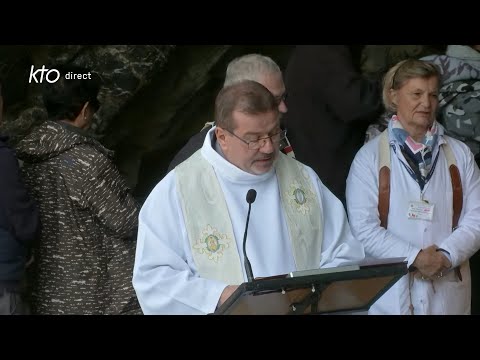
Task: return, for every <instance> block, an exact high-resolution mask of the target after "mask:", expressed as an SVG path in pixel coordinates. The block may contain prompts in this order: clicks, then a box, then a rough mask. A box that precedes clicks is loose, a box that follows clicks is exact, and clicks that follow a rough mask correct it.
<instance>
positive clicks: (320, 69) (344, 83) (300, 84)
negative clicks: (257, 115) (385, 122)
mask: <svg viewBox="0 0 480 360" xmlns="http://www.w3.org/2000/svg"><path fill="white" fill-rule="evenodd" d="M354 60H355V59H354V57H353V56H352V52H351V49H350V48H349V47H347V46H345V45H302V46H297V47H296V48H295V49H294V50H293V52H292V55H291V57H290V59H289V62H288V65H287V68H286V70H285V85H286V87H287V89H288V113H287V114H285V122H286V123H288V133H289V138H290V141H291V143H292V146H293V148H294V149H295V157H296V159H297V160H299V161H301V162H303V163H304V164H306V165H309V166H311V167H312V168H313V170H315V172H316V173H317V174H318V175H319V177H320V179H321V180H322V182H323V183H324V184H325V185H326V186H327V187H328V188H329V189H330V190H331V191H332V192H333V193H334V194H335V195H336V196H337V197H338V198H339V199H340V200H341V201H342V202H343V203H344V204H345V186H346V178H347V175H348V171H349V169H350V165H351V163H352V161H353V157H354V156H355V154H356V152H357V151H358V150H359V149H360V147H361V146H362V145H363V143H364V140H365V130H366V129H367V127H368V125H369V124H370V123H373V122H375V121H376V120H377V118H378V116H379V115H380V113H381V110H382V106H381V94H380V86H379V84H377V83H376V82H373V81H370V80H367V79H366V78H363V77H362V76H361V75H360V72H359V70H358V69H356V68H355V63H356V62H355V61H354Z"/></svg>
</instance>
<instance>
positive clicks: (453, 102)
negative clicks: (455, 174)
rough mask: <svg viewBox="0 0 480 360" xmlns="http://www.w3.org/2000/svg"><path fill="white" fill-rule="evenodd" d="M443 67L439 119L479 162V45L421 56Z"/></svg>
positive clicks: (454, 47) (449, 132) (458, 46)
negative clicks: (441, 53)
mask: <svg viewBox="0 0 480 360" xmlns="http://www.w3.org/2000/svg"><path fill="white" fill-rule="evenodd" d="M422 60H424V61H430V62H433V63H434V64H436V65H437V66H438V67H439V68H440V72H441V74H442V83H443V84H442V87H441V88H440V94H439V101H440V102H439V106H440V122H441V123H442V125H443V126H444V127H445V130H446V133H447V135H450V136H452V137H454V138H456V139H458V140H460V141H463V142H464V143H465V144H466V145H468V147H469V148H470V150H471V151H472V153H473V154H474V155H475V160H476V162H477V164H480V45H448V47H447V51H446V53H445V55H432V56H428V57H424V58H422Z"/></svg>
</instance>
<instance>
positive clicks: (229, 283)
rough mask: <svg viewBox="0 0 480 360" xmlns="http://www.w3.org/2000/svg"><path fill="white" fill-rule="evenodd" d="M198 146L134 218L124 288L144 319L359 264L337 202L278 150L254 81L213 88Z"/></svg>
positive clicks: (272, 103) (272, 104) (269, 99)
mask: <svg viewBox="0 0 480 360" xmlns="http://www.w3.org/2000/svg"><path fill="white" fill-rule="evenodd" d="M215 121H216V126H215V127H213V128H212V129H211V130H210V131H209V132H208V134H207V136H206V138H205V142H204V144H203V147H202V148H201V149H200V150H198V151H197V152H196V153H195V154H194V155H192V156H191V157H190V158H189V159H187V160H186V161H184V162H183V163H181V164H180V165H178V166H177V167H176V168H175V169H174V170H172V171H171V172H170V173H168V174H167V175H166V176H165V178H164V179H163V180H162V181H160V183H159V184H158V185H157V186H156V187H155V188H154V189H153V191H152V192H151V194H150V195H149V196H148V198H147V200H146V201H145V203H144V205H143V207H142V210H141V212H140V216H139V229H138V239H137V250H136V259H135V267H134V273H133V285H134V288H135V291H136V293H137V296H138V300H139V302H140V305H141V307H142V310H143V312H144V313H145V314H209V313H213V312H214V311H215V309H216V308H217V307H218V306H220V305H221V304H222V303H223V302H224V301H225V300H226V299H227V298H228V297H229V296H230V295H231V294H232V293H233V292H234V291H235V289H236V288H237V287H238V285H240V284H241V283H243V282H245V281H247V274H246V272H245V268H244V266H243V264H244V256H243V236H244V232H245V225H246V218H247V212H248V206H249V204H248V203H247V201H246V194H247V193H248V191H249V190H250V189H253V190H255V192H256V198H255V200H254V202H253V203H252V204H251V214H250V220H249V225H248V237H247V242H246V253H247V256H248V258H249V260H250V263H251V266H252V270H253V275H254V277H268V276H275V275H281V274H287V273H290V272H293V271H301V270H309V269H317V268H324V267H334V266H342V265H347V264H351V263H358V262H359V261H361V260H363V259H364V256H365V253H364V250H363V246H362V244H361V243H360V242H359V241H357V240H356V239H355V238H354V237H353V236H352V234H351V231H350V227H349V225H348V222H347V217H346V213H345V210H344V208H343V205H342V203H341V202H340V201H339V200H338V199H337V198H336V197H335V196H334V195H333V194H332V193H331V192H330V191H329V190H328V189H327V188H326V187H325V186H324V185H323V184H322V182H321V181H320V179H319V178H318V176H317V175H316V174H315V172H314V171H313V170H312V169H311V168H310V167H308V166H305V165H303V164H302V163H300V162H298V161H297V160H295V159H293V158H290V157H288V156H286V155H284V154H282V153H280V152H279V146H278V144H279V142H280V141H281V140H282V138H284V137H285V135H286V132H285V131H284V130H283V131H282V130H281V128H280V113H279V111H278V104H277V102H276V100H275V98H274V97H273V95H272V94H271V93H270V92H269V91H268V90H267V89H266V88H265V87H264V86H262V85H260V84H259V83H257V82H254V81H243V82H240V83H236V84H234V85H231V86H227V87H225V88H223V89H222V90H221V91H220V92H219V94H218V96H217V99H216V102H215Z"/></svg>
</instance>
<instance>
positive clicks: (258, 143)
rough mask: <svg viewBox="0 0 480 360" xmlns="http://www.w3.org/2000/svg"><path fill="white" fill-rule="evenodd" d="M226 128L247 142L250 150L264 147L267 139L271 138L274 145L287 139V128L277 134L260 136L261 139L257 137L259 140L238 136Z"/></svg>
mask: <svg viewBox="0 0 480 360" xmlns="http://www.w3.org/2000/svg"><path fill="white" fill-rule="evenodd" d="M224 130H225V131H227V132H228V133H230V134H231V135H233V136H235V137H236V138H237V139H238V140H240V141H242V142H244V143H245V144H247V146H248V148H249V149H250V150H258V149H260V148H262V147H264V146H265V144H266V143H267V140H270V141H271V142H272V143H273V144H274V145H276V144H279V143H280V141H282V140H283V139H285V137H286V136H287V130H281V131H279V132H277V133H276V134H273V135H270V136H267V137H263V138H260V139H257V140H252V141H247V140H244V139H242V138H241V137H238V136H237V135H235V134H234V133H233V132H232V131H230V130H227V129H224Z"/></svg>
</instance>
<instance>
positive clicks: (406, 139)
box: [388, 115, 439, 190]
mask: <svg viewBox="0 0 480 360" xmlns="http://www.w3.org/2000/svg"><path fill="white" fill-rule="evenodd" d="M388 132H389V134H390V135H391V137H392V138H393V139H395V140H396V141H397V142H398V144H399V146H400V148H401V149H402V150H403V151H404V153H406V155H407V156H408V157H409V159H410V160H411V161H412V162H413V163H414V164H415V165H416V166H417V167H418V170H419V172H420V176H418V174H417V173H415V174H413V175H412V174H410V175H412V177H414V179H415V180H417V181H418V182H419V184H420V187H421V188H422V190H423V187H424V185H425V183H426V182H427V181H428V179H429V178H430V176H431V173H432V172H433V168H434V166H433V165H434V162H433V161H432V154H433V150H434V149H435V147H436V146H437V143H438V135H439V131H438V123H437V122H436V121H434V122H433V125H432V127H431V128H430V129H429V130H428V131H427V133H426V134H425V136H424V137H423V139H422V141H421V142H416V141H415V140H413V138H412V137H411V136H410V135H409V134H408V133H407V131H406V130H405V129H404V128H403V126H402V124H401V123H400V121H399V120H398V117H397V115H393V116H392V118H391V119H390V121H389V123H388Z"/></svg>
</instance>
